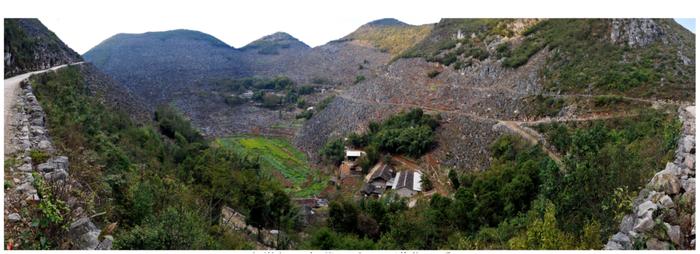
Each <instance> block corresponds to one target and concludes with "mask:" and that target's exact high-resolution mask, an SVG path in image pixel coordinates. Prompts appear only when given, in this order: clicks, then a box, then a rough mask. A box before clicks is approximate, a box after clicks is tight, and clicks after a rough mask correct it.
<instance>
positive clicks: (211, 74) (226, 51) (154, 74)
mask: <svg viewBox="0 0 700 254" xmlns="http://www.w3.org/2000/svg"><path fill="white" fill-rule="evenodd" d="M84 57H85V59H86V60H87V61H89V62H92V63H93V64H94V65H95V66H96V67H97V68H99V69H100V70H101V71H103V72H105V73H107V74H109V75H111V76H112V77H114V79H115V80H117V81H118V82H119V83H120V84H123V85H125V86H126V87H128V88H129V89H130V90H131V91H133V92H134V93H135V94H137V95H138V96H140V97H141V98H143V99H145V100H144V101H146V102H147V103H148V104H149V105H150V106H155V105H158V104H160V103H164V102H167V101H169V100H170V99H171V98H172V97H173V95H174V93H176V92H178V91H181V90H182V89H185V88H187V87H188V86H192V85H194V84H196V83H197V82H201V81H202V80H208V79H216V78H222V77H231V76H237V75H244V74H246V73H248V71H247V70H246V69H245V67H244V66H241V65H240V64H239V62H240V60H239V59H240V54H239V52H238V51H236V50H235V49H234V48H232V47H230V46H228V45H226V44H225V43H223V42H221V41H219V40H218V39H216V38H214V37H212V36H210V35H207V34H204V33H201V32H197V31H190V30H173V31H168V32H152V33H144V34H117V35H115V36H112V37H110V38H109V39H107V40H105V41H103V42H102V43H100V44H99V45H98V46H96V47H94V48H92V49H91V50H90V51H88V52H86V53H85V55H84Z"/></svg>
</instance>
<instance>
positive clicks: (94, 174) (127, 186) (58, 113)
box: [27, 67, 298, 249]
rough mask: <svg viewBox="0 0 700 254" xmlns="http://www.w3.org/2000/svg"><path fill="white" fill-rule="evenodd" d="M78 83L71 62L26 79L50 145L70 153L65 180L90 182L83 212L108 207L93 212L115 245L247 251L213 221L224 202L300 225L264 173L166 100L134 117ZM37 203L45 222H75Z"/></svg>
mask: <svg viewBox="0 0 700 254" xmlns="http://www.w3.org/2000/svg"><path fill="white" fill-rule="evenodd" d="M84 84H85V83H84V81H83V80H82V77H81V75H80V73H79V71H78V70H77V68H75V67H66V68H64V69H61V70H59V71H56V72H53V73H47V74H42V75H39V76H35V77H34V78H33V79H32V85H33V88H34V91H35V93H36V96H37V98H38V100H39V101H40V103H41V105H42V107H43V108H44V110H45V111H46V114H47V116H48V117H47V121H48V122H47V126H48V128H49V130H50V131H51V135H52V138H53V141H54V143H55V145H56V147H57V148H58V149H59V151H60V152H61V153H62V154H65V155H67V156H69V157H70V158H71V169H70V170H71V176H72V177H76V178H77V179H80V180H81V182H84V183H85V184H86V185H87V186H86V187H85V188H83V189H81V190H80V192H79V193H78V194H79V195H81V196H82V197H85V199H84V202H86V203H87V204H88V205H87V206H86V208H87V209H86V210H87V211H86V212H87V213H88V214H98V213H100V214H101V213H104V215H102V216H98V217H95V218H94V219H95V220H97V222H98V223H100V224H108V223H111V222H118V223H119V227H118V229H117V230H116V231H115V243H114V244H115V248H117V249H220V248H223V249H229V248H236V249H240V248H251V247H252V246H251V245H250V244H249V243H247V241H248V240H246V238H245V237H243V236H242V235H237V234H239V233H231V232H228V231H225V230H223V229H221V228H220V227H219V226H218V221H219V216H220V211H221V208H222V207H223V206H224V205H226V206H230V207H232V208H234V209H236V210H237V211H239V212H241V213H242V214H244V215H246V216H247V220H248V223H249V224H250V225H254V226H256V227H263V228H274V229H281V230H285V231H289V232H293V231H294V230H295V229H296V228H297V227H298V224H297V219H296V218H297V215H296V210H295V209H293V206H292V204H291V203H290V201H289V200H290V198H289V195H288V194H287V193H286V192H285V191H284V189H283V188H281V187H280V186H279V184H277V183H276V182H275V181H272V180H271V179H269V178H266V177H263V176H262V174H260V172H262V169H261V167H260V164H258V163H257V161H256V160H249V159H247V158H245V157H241V156H239V155H237V154H236V153H234V152H233V151H230V150H229V149H223V148H219V147H214V146H210V145H209V141H207V140H206V139H204V138H203V137H202V136H201V135H200V134H199V133H198V131H197V130H195V129H194V128H193V127H192V126H191V125H190V123H189V122H188V121H187V120H185V119H184V118H183V117H182V115H180V114H179V112H177V111H175V110H173V109H172V108H169V107H167V106H166V107H161V108H159V109H158V111H157V112H156V114H155V115H154V121H153V122H146V123H136V122H133V121H132V120H131V119H130V118H128V117H127V116H126V114H124V113H122V112H120V111H119V110H118V109H112V108H106V107H105V106H104V105H103V104H102V103H100V101H99V100H98V99H97V98H95V97H93V96H91V95H90V93H89V91H87V90H86V89H85V87H84ZM42 195H44V194H42ZM51 200H53V199H49V200H48V201H51ZM64 201H65V200H64ZM51 202H53V201H51ZM45 207H49V206H45ZM40 209H41V210H42V211H44V212H42V213H43V215H42V216H41V217H39V219H40V220H42V218H46V219H47V220H46V221H47V223H48V225H47V226H46V227H44V228H47V229H50V228H59V229H60V230H59V231H57V232H64V231H63V230H65V228H66V227H67V225H68V223H70V222H71V221H70V220H68V219H63V220H61V219H59V218H61V217H64V218H66V217H65V216H68V213H67V211H65V210H61V209H58V210H46V208H40ZM48 233H49V232H46V231H36V232H34V233H33V234H35V235H30V236H27V237H28V238H32V237H36V242H40V241H39V238H43V239H44V240H42V241H41V242H42V243H44V242H45V243H46V246H56V245H57V244H58V242H56V241H58V240H59V239H61V238H60V236H61V234H59V233H54V234H48Z"/></svg>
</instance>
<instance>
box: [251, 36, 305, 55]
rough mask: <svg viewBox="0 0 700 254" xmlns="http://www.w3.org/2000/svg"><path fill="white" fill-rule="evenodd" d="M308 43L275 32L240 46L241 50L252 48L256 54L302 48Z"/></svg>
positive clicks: (269, 53) (271, 53)
mask: <svg viewBox="0 0 700 254" xmlns="http://www.w3.org/2000/svg"><path fill="white" fill-rule="evenodd" d="M309 48H310V47H309V45H306V44H305V43H303V42H301V41H299V40H298V39H297V38H294V37H293V36H291V35H289V34H288V33H285V32H277V33H274V34H271V35H267V36H264V37H262V38H260V39H257V40H255V41H253V42H251V43H249V44H248V45H246V46H244V47H242V48H241V50H243V51H248V50H254V51H257V53H258V54H263V55H276V54H279V51H280V50H304V49H309Z"/></svg>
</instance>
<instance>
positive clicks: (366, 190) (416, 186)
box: [340, 149, 423, 198]
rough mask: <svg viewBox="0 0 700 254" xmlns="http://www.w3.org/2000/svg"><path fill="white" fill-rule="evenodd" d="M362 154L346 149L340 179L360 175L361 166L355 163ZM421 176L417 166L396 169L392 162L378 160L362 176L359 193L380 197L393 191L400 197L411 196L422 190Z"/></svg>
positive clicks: (361, 152)
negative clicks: (362, 181) (362, 183)
mask: <svg viewBox="0 0 700 254" xmlns="http://www.w3.org/2000/svg"><path fill="white" fill-rule="evenodd" d="M364 155H365V152H363V151H359V150H350V149H346V150H345V160H343V163H342V164H341V165H340V179H343V178H346V177H351V176H361V175H362V168H361V167H360V166H358V165H357V160H358V159H359V158H360V157H362V156H364ZM422 176H423V175H422V173H421V171H420V169H418V168H411V169H404V170H401V171H397V170H396V168H395V167H394V166H393V165H392V163H389V162H385V161H380V162H378V163H377V164H376V165H374V166H373V167H372V169H371V170H370V171H369V172H368V173H367V175H366V176H365V177H364V179H363V180H364V185H363V187H362V189H361V190H360V194H362V195H364V196H365V197H381V196H382V195H384V193H385V192H387V191H393V192H395V193H396V194H397V195H399V196H400V197H406V198H408V197H412V196H413V195H415V194H416V193H418V192H421V191H423V190H422V189H421V179H422Z"/></svg>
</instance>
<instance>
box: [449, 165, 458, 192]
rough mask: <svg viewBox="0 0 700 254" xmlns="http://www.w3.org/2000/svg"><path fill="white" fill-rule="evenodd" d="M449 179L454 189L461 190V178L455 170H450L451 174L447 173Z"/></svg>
mask: <svg viewBox="0 0 700 254" xmlns="http://www.w3.org/2000/svg"><path fill="white" fill-rule="evenodd" d="M447 177H448V178H449V179H450V182H451V183H452V188H454V189H455V190H457V189H459V186H460V185H459V177H458V176H457V172H456V171H455V170H454V169H450V172H449V173H447Z"/></svg>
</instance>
